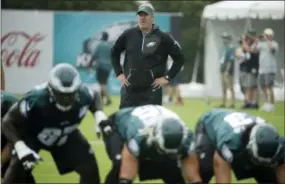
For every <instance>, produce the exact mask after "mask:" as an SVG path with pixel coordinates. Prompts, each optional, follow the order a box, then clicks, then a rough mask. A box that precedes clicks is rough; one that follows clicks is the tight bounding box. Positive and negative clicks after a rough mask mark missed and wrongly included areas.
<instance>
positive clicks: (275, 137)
mask: <svg viewBox="0 0 285 185" xmlns="http://www.w3.org/2000/svg"><path fill="white" fill-rule="evenodd" d="M280 141H281V140H280V136H279V134H278V133H277V131H276V129H275V128H274V127H272V126H271V125H261V124H256V125H255V126H254V127H253V128H252V130H251V132H250V136H249V142H248V144H247V146H246V148H247V150H248V154H249V157H250V160H251V161H252V162H253V163H254V164H258V165H263V166H269V165H274V161H276V159H277V158H278V157H279V155H280V150H281V148H282V145H281V142H280Z"/></svg>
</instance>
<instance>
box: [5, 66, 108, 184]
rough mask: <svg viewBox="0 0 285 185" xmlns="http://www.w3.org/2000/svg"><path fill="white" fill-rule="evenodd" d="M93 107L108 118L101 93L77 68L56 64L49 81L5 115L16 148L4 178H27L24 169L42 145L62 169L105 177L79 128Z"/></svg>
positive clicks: (88, 179)
mask: <svg viewBox="0 0 285 185" xmlns="http://www.w3.org/2000/svg"><path fill="white" fill-rule="evenodd" d="M88 110H90V111H91V112H92V113H93V114H94V115H95V119H96V122H97V123H99V122H100V121H102V120H104V119H106V118H107V117H106V115H105V114H104V112H103V111H102V105H101V97H100V95H99V94H98V93H97V92H94V91H91V90H90V89H89V88H88V87H87V86H85V85H84V84H82V83H81V80H80V76H79V73H78V71H77V70H76V69H75V68H74V67H73V66H72V65H70V64H67V63H61V64H58V65H56V66H55V67H54V68H53V69H52V70H51V72H50V76H49V80H48V83H46V84H43V85H40V86H38V87H36V88H34V89H33V90H31V91H30V92H28V93H27V94H26V95H25V96H24V97H23V98H21V99H20V100H19V101H18V103H17V104H14V105H13V106H12V107H11V109H10V110H9V111H8V112H7V114H6V115H5V116H4V118H3V125H2V128H3V132H4V134H5V136H6V137H7V139H8V141H9V142H10V143H11V144H12V146H13V147H14V149H15V156H13V158H12V159H11V160H12V161H11V163H10V166H9V169H8V171H7V173H6V175H5V177H4V183H12V182H14V181H15V180H16V179H17V180H18V181H20V180H21V179H24V177H23V174H24V173H22V172H23V171H24V170H28V171H30V170H31V169H33V167H34V166H35V165H36V164H37V163H38V162H39V160H40V156H39V154H38V152H39V151H40V150H41V149H44V150H47V151H49V152H50V153H51V155H52V157H53V159H54V161H55V163H56V166H57V169H58V171H59V173H60V174H66V173H68V172H71V171H75V172H77V173H78V175H79V176H80V183H92V184H97V183H100V177H99V170H98V166H97V162H96V158H95V156H94V154H93V151H92V149H91V147H90V145H89V143H88V141H87V140H86V139H85V137H84V136H83V135H82V134H81V132H80V131H79V129H78V126H79V124H80V123H81V121H82V119H83V118H84V116H85V115H86V113H87V111H88Z"/></svg>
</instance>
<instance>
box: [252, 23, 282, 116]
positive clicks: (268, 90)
mask: <svg viewBox="0 0 285 185" xmlns="http://www.w3.org/2000/svg"><path fill="white" fill-rule="evenodd" d="M263 35H264V40H263V41H261V42H259V44H258V45H257V50H258V51H259V85H260V87H261V89H262V92H263V97H264V104H263V106H262V107H261V110H264V111H274V100H275V98H274V91H273V86H274V80H275V75H276V71H277V58H276V54H277V52H278V49H279V45H278V43H277V42H276V41H275V40H273V36H274V31H273V30H272V29H271V28H266V29H265V30H264V32H263Z"/></svg>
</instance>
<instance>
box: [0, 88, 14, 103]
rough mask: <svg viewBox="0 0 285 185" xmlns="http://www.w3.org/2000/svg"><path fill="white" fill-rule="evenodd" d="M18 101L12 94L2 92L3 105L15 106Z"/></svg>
mask: <svg viewBox="0 0 285 185" xmlns="http://www.w3.org/2000/svg"><path fill="white" fill-rule="evenodd" d="M17 101H18V98H17V97H16V96H14V95H12V94H10V93H7V92H3V91H2V92H1V103H3V102H9V103H11V104H14V103H15V102H17Z"/></svg>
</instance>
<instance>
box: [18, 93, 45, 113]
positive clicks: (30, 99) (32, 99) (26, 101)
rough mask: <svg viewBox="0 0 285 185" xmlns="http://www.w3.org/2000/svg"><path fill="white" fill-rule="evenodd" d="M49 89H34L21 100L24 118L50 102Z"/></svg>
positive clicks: (20, 107) (20, 105)
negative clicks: (36, 108) (33, 110)
mask: <svg viewBox="0 0 285 185" xmlns="http://www.w3.org/2000/svg"><path fill="white" fill-rule="evenodd" d="M48 96H49V95H48V92H47V89H39V90H38V89H33V90H31V91H29V92H28V93H27V94H25V96H24V97H22V98H21V99H20V100H19V110H20V112H21V113H22V115H23V116H28V114H29V112H30V111H31V110H32V109H34V108H35V107H42V106H44V105H45V104H46V103H47V100H48V101H49V97H48Z"/></svg>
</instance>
